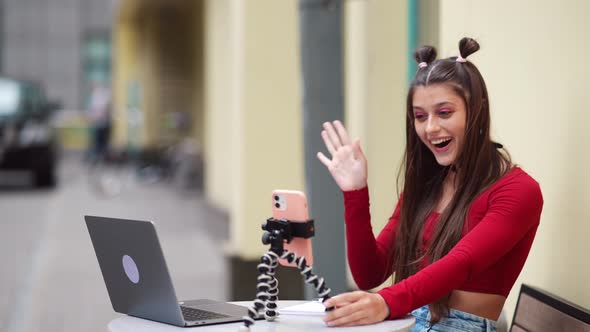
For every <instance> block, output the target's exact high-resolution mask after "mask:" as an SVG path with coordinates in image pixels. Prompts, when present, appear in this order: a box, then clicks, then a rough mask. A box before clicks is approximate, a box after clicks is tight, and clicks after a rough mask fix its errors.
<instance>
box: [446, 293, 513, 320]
mask: <svg viewBox="0 0 590 332" xmlns="http://www.w3.org/2000/svg"><path fill="white" fill-rule="evenodd" d="M504 302H506V297H504V296H502V295H497V294H485V293H475V292H466V291H461V290H454V291H453V292H452V293H451V297H450V299H449V308H452V309H456V310H460V311H464V312H467V313H470V314H473V315H476V316H480V317H484V318H488V319H491V320H498V317H500V313H502V308H503V307H504Z"/></svg>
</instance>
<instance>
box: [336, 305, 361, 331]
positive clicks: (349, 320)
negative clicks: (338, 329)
mask: <svg viewBox="0 0 590 332" xmlns="http://www.w3.org/2000/svg"><path fill="white" fill-rule="evenodd" d="M352 306H353V305H349V306H346V307H343V308H341V309H339V310H343V311H344V310H346V309H349V308H350V307H352ZM351 309H352V308H351ZM346 311H347V312H346V313H343V315H341V316H339V317H338V318H336V319H334V320H330V321H328V322H327V325H328V326H351V325H355V323H356V322H359V321H362V320H363V318H364V316H365V313H364V312H363V311H359V310H355V311H352V310H346ZM357 325H358V324H357Z"/></svg>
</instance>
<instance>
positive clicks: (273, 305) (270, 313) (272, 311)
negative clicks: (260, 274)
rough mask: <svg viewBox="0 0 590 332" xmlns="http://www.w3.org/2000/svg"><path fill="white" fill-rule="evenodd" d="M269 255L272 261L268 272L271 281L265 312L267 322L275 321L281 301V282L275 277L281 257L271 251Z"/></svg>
mask: <svg viewBox="0 0 590 332" xmlns="http://www.w3.org/2000/svg"><path fill="white" fill-rule="evenodd" d="M269 255H270V257H271V259H272V262H271V264H270V267H271V268H270V270H269V271H268V276H270V281H269V282H268V286H269V288H268V290H267V293H268V295H269V296H268V300H267V301H266V311H265V312H264V318H265V319H266V320H267V321H273V320H275V319H276V318H277V316H278V313H277V311H276V310H277V301H278V300H279V281H278V280H277V278H276V277H275V271H276V268H277V266H278V265H279V256H278V255H277V254H276V253H275V252H273V251H269Z"/></svg>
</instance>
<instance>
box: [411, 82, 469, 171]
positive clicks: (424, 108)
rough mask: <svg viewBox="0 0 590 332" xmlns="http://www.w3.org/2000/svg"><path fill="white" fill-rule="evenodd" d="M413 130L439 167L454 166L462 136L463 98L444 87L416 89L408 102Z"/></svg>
mask: <svg viewBox="0 0 590 332" xmlns="http://www.w3.org/2000/svg"><path fill="white" fill-rule="evenodd" d="M412 104H413V112H414V127H415V128H416V133H417V134H418V136H419V137H420V140H422V142H423V143H424V144H425V145H426V146H427V147H428V148H429V149H430V151H432V153H433V154H434V157H435V158H436V161H437V162H438V163H439V164H440V165H442V166H450V165H452V164H454V163H455V161H456V159H457V156H458V155H459V152H460V151H461V147H462V146H463V141H464V134H465V122H466V119H467V111H466V109H465V108H466V106H465V103H464V102H463V98H461V97H460V96H458V95H457V94H456V93H455V91H454V90H453V89H452V88H451V87H450V86H449V85H446V84H434V85H429V86H418V87H416V89H415V90H414V96H413V99H412Z"/></svg>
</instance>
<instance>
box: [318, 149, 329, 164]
mask: <svg viewBox="0 0 590 332" xmlns="http://www.w3.org/2000/svg"><path fill="white" fill-rule="evenodd" d="M317 156H318V159H319V160H320V161H321V162H322V164H324V166H326V167H330V159H328V157H326V156H324V154H323V153H321V152H318V154H317Z"/></svg>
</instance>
